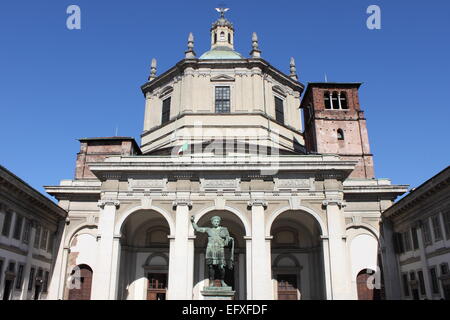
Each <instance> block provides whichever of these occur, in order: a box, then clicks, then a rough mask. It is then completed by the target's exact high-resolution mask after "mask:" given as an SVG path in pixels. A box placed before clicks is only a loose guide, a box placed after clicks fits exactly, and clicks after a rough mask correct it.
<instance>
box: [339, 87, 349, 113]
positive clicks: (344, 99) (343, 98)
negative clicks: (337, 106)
mask: <svg viewBox="0 0 450 320" xmlns="http://www.w3.org/2000/svg"><path fill="white" fill-rule="evenodd" d="M339 98H340V99H341V107H342V109H344V110H347V109H348V99H347V93H345V91H342V92H341V94H340V97H339Z"/></svg>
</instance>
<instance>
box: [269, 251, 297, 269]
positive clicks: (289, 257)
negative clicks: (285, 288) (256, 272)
mask: <svg viewBox="0 0 450 320" xmlns="http://www.w3.org/2000/svg"><path fill="white" fill-rule="evenodd" d="M285 258H287V259H290V260H292V262H294V265H295V267H296V268H301V265H300V263H299V262H298V260H297V258H296V257H295V256H294V255H293V254H290V253H282V254H279V255H278V256H277V257H276V258H275V260H274V261H273V263H272V268H276V267H278V264H279V263H280V261H281V260H282V259H285Z"/></svg>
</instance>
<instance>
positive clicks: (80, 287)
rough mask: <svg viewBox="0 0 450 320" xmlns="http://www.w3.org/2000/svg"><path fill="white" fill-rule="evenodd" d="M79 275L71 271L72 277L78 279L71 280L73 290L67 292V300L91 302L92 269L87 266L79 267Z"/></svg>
mask: <svg viewBox="0 0 450 320" xmlns="http://www.w3.org/2000/svg"><path fill="white" fill-rule="evenodd" d="M78 268H79V275H76V274H75V273H76V270H75V269H74V270H73V271H72V276H77V277H79V278H78V279H76V278H74V279H73V283H72V284H73V288H72V289H70V290H69V300H91V289H92V269H91V268H90V267H89V266H88V265H85V264H84V265H80V266H78Z"/></svg>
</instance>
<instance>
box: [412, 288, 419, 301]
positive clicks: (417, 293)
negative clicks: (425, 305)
mask: <svg viewBox="0 0 450 320" xmlns="http://www.w3.org/2000/svg"><path fill="white" fill-rule="evenodd" d="M412 294H413V300H420V295H419V289H413V290H412Z"/></svg>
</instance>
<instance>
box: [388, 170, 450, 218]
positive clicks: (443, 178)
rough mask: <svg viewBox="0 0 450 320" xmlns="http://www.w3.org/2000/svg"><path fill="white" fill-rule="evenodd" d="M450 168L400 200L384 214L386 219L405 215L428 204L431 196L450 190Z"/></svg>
mask: <svg viewBox="0 0 450 320" xmlns="http://www.w3.org/2000/svg"><path fill="white" fill-rule="evenodd" d="M449 186H450V167H447V168H446V169H444V170H443V171H441V172H440V173H438V174H437V175H436V176H434V177H432V178H430V179H429V180H428V181H426V182H424V183H423V184H422V185H420V186H419V187H417V188H415V189H413V190H412V191H411V192H410V193H409V194H408V195H407V196H406V197H404V198H402V199H401V200H399V201H398V202H397V203H395V204H394V205H393V206H391V207H390V208H389V209H387V210H386V211H384V212H383V216H384V217H385V218H393V217H396V216H399V215H402V214H405V213H406V212H408V211H409V210H410V209H412V208H414V207H415V206H417V205H418V204H420V203H423V202H426V201H427V200H428V199H430V196H432V195H433V194H436V193H438V192H442V191H443V190H445V189H447V190H448V189H450V187H449Z"/></svg>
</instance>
